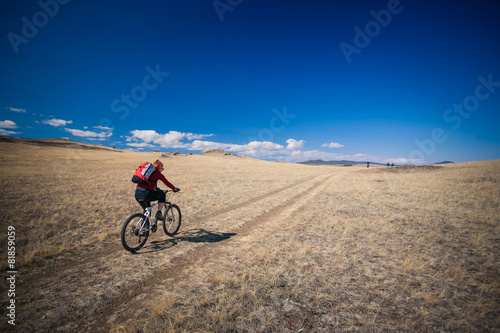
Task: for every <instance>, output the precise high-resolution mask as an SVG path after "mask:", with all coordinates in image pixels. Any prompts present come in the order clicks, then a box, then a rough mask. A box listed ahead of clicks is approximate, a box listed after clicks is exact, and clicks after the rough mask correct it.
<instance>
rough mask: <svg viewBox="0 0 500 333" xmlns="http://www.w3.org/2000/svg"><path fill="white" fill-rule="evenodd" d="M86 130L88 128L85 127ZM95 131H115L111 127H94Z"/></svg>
mask: <svg viewBox="0 0 500 333" xmlns="http://www.w3.org/2000/svg"><path fill="white" fill-rule="evenodd" d="M84 128H87V126H85V127H84ZM94 128H95V129H100V130H103V131H112V130H113V129H112V128H111V127H106V126H94Z"/></svg>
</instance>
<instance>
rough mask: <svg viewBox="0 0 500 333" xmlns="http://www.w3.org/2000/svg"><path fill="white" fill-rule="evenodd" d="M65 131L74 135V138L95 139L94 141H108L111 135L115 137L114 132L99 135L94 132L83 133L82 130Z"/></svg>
mask: <svg viewBox="0 0 500 333" xmlns="http://www.w3.org/2000/svg"><path fill="white" fill-rule="evenodd" d="M64 130H65V131H66V132H69V133H71V134H73V135H74V136H78V137H82V138H87V139H94V140H106V139H107V138H109V137H110V136H111V135H113V132H111V131H107V132H100V133H97V132H92V131H82V130H78V129H71V128H65V129H64Z"/></svg>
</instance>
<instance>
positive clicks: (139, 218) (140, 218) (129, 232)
mask: <svg viewBox="0 0 500 333" xmlns="http://www.w3.org/2000/svg"><path fill="white" fill-rule="evenodd" d="M148 236H149V220H146V216H144V214H140V213H137V214H134V215H131V216H130V217H129V218H128V219H127V220H126V221H125V223H124V224H123V227H122V232H121V239H122V245H123V247H124V248H125V250H127V251H130V252H135V251H137V250H139V249H140V248H141V247H143V246H144V244H146V241H147V240H148Z"/></svg>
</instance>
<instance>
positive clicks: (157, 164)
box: [153, 160, 163, 170]
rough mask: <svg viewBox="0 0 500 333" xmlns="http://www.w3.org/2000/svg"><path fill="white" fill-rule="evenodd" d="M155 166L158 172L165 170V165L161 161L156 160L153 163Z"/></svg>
mask: <svg viewBox="0 0 500 333" xmlns="http://www.w3.org/2000/svg"><path fill="white" fill-rule="evenodd" d="M153 166H154V167H155V169H156V170H159V169H163V163H161V161H160V160H156V161H154V162H153Z"/></svg>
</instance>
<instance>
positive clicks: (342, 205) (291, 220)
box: [0, 143, 500, 332]
mask: <svg viewBox="0 0 500 333" xmlns="http://www.w3.org/2000/svg"><path fill="white" fill-rule="evenodd" d="M13 147H15V149H12V148H13ZM0 153H2V159H1V160H0V171H1V172H2V175H3V177H2V180H1V182H2V183H1V184H0V185H2V186H1V191H2V193H1V194H2V195H1V197H0V200H1V204H2V207H4V208H3V209H2V212H1V218H2V219H1V221H2V225H3V228H4V230H5V228H6V226H7V225H14V226H15V227H16V231H17V232H16V237H17V239H16V241H17V242H18V243H17V248H16V249H17V251H18V257H17V259H18V262H19V263H20V264H21V265H22V267H21V274H23V273H22V271H23V267H24V270H25V271H26V272H28V271H29V270H33V271H35V273H36V272H38V271H39V272H41V273H43V272H44V268H43V267H42V266H43V265H47V267H48V268H50V267H51V265H52V264H54V263H55V262H59V261H62V262H64V261H65V260H66V259H67V258H73V257H76V258H78V257H79V255H80V254H81V253H82V252H89V253H92V252H95V250H96V249H109V248H110V247H112V246H116V244H119V230H120V227H121V224H122V223H123V221H124V220H125V218H126V217H127V216H128V215H130V214H131V213H134V212H137V211H139V210H140V207H139V205H138V204H137V203H136V202H135V201H134V199H133V192H134V186H133V184H132V183H131V182H130V177H131V174H132V172H133V171H134V169H135V167H136V166H137V165H138V164H139V163H141V162H142V161H144V160H150V161H151V160H153V159H156V158H158V155H159V154H158V153H147V154H146V153H144V154H142V153H141V154H140V153H132V152H109V151H91V150H80V151H76V150H72V149H62V148H48V147H35V146H28V145H21V144H17V145H16V146H12V144H8V143H2V144H0ZM20 160H23V163H19V164H18V163H17V162H18V161H20ZM163 160H164V163H165V165H166V169H167V171H166V175H167V178H169V179H170V180H171V181H172V183H173V184H174V185H176V186H178V187H180V188H182V192H181V193H179V194H178V195H175V197H172V198H173V201H174V202H175V203H177V204H178V205H179V206H180V207H181V209H182V212H183V225H182V227H181V233H180V234H179V236H178V237H177V238H176V239H174V240H173V241H175V242H174V243H165V242H163V243H162V242H161V241H158V239H161V238H162V237H163V238H167V237H166V236H164V235H163V236H161V237H160V236H159V237H158V238H153V239H152V240H151V241H150V242H148V244H147V246H146V249H149V251H152V253H148V252H147V251H145V254H144V255H142V256H139V257H135V256H131V255H130V254H128V253H126V252H125V251H120V252H119V253H114V254H113V255H110V256H106V254H102V257H101V258H96V260H95V262H92V263H91V264H89V266H85V269H86V273H85V274H83V275H82V276H81V277H79V280H78V281H72V280H68V281H63V280H61V281H59V284H58V288H60V289H64V288H69V289H68V290H66V291H65V293H63V291H64V290H63V291H60V292H59V294H57V295H62V296H64V297H65V298H64V300H63V299H59V300H57V301H56V299H57V298H55V297H54V296H52V298H51V300H49V299H46V300H45V299H38V298H36V297H39V296H36V297H35V296H33V297H35V301H33V302H31V303H29V304H28V303H27V305H26V307H25V308H20V309H19V313H20V314H19V318H20V320H24V321H26V322H27V323H28V322H29V324H25V325H27V326H24V327H30V328H33V327H34V328H37V327H38V329H39V330H41V329H42V328H43V329H46V328H51V329H56V328H57V327H58V326H57V325H58V324H59V321H60V320H63V319H64V318H68V317H71V315H72V312H71V311H72V310H71V309H72V308H73V307H74V308H75V309H76V310H75V311H81V310H79V309H85V312H84V313H86V315H85V317H84V319H85V320H88V322H89V323H92V322H93V320H94V315H93V314H92V313H93V311H92V310H93V309H94V308H96V306H97V307H105V305H106V304H107V303H106V302H104V301H103V302H101V301H100V300H102V299H107V300H110V299H111V300H112V299H113V298H116V297H119V296H120V295H122V294H123V292H126V291H127V290H128V288H130V286H131V285H133V281H134V280H139V281H141V280H143V281H144V280H147V279H151V277H150V276H148V273H149V272H152V274H154V272H156V271H157V270H161V269H162V267H163V266H165V267H168V268H167V269H172V270H174V271H175V270H178V272H177V273H176V275H173V276H170V277H165V278H163V277H162V276H157V275H155V276H154V279H155V281H157V283H158V284H157V285H155V286H154V288H153V290H144V294H142V293H139V294H137V295H135V296H134V297H135V298H134V299H130V300H128V301H129V303H125V304H123V306H122V307H120V308H116V309H106V308H104V309H103V311H104V310H106V311H111V312H112V311H116V313H125V314H127V319H126V320H125V319H124V320H123V322H121V321H119V320H118V319H116V318H118V317H115V316H113V318H115V319H114V321H110V323H111V324H109V325H111V328H112V331H113V332H139V331H143V332H298V331H302V332H350V331H355V332H396V331H404V332H414V331H423V332H430V331H440V332H483V331H485V332H487V331H495V330H498V329H500V312H499V308H500V307H499V305H500V304H499V299H500V279H499V278H498V277H499V276H500V275H499V273H500V272H499V271H500V269H499V268H500V265H499V260H498V254H499V253H500V223H499V222H500V219H499V216H500V209H499V208H500V186H499V184H500V161H487V162H471V163H460V164H453V165H445V166H440V167H421V168H385V167H383V168H370V169H366V168H356V167H351V168H340V167H310V166H302V165H294V164H289V163H271V162H263V161H256V160H253V159H248V158H241V157H230V156H224V157H211V156H186V157H174V158H164V159H163ZM13 165H16V168H13V167H12V166H13ZM55 166H57V167H59V166H62V169H60V170H61V172H60V173H57V175H55V174H54V173H53V172H52V171H51V170H52V169H53V168H54V167H55ZM19 179H22V185H20V181H19ZM261 198H263V200H261V201H259V200H260V199H261ZM224 235H231V236H230V237H229V236H228V237H225V236H224ZM223 236H224V237H223ZM155 240H156V242H157V243H156V244H154V243H153V242H154V241H155ZM150 244H151V245H150ZM167 244H169V245H168V246H167ZM0 245H1V246H2V248H4V246H5V239H2V240H1V241H0ZM148 246H149V247H148ZM162 246H164V247H162ZM155 249H156V250H155ZM96 253H97V252H96ZM102 253H105V251H103V252H102ZM131 258H133V259H134V258H140V259H141V262H135V263H134V262H132V263H131ZM46 259H50V260H48V261H47V260H46ZM175 260H177V261H175ZM177 262H179V263H181V264H176V263H177ZM183 262H188V263H189V265H183V264H182V263H183ZM38 266H40V267H38ZM148 270H150V271H148ZM155 270H156V271H155ZM35 273H34V274H35ZM26 274H27V273H26ZM71 274H73V273H71V272H69V273H68V276H74V275H71ZM141 274H142V275H141ZM92 275H95V276H96V277H95V279H93V276H92ZM96 284H97V285H96ZM40 285H42V284H40ZM46 285H49V284H46ZM32 287H33V288H34V289H33V290H35V291H34V292H33V293H35V294H36V295H41V294H43V293H44V292H45V289H43V288H49V287H38V282H37V281H33V283H32ZM37 288H38V289H37ZM71 288H73V289H74V290H76V291H75V292H78V295H79V296H78V297H75V298H71V297H70V296H68V294H71V292H73V291H72V290H73V289H71ZM85 293H87V294H85ZM62 296H61V297H62ZM58 302H59V303H58ZM63 302H66V303H67V304H71V308H70V307H69V306H66V307H65V306H64V304H63ZM94 302H95V303H94ZM94 304H96V305H94ZM127 306H130V308H127ZM100 309H101V308H100ZM138 309H141V310H144V311H148V312H144V311H143V312H140V313H136V311H137V310H138ZM94 311H95V310H94ZM23 313H25V315H24V316H23ZM42 313H45V315H46V316H47V317H50V320H52V321H50V320H49V318H47V319H46V322H44V323H39V322H38V321H39V318H40V317H42ZM134 316H139V317H134ZM105 322H107V321H105ZM44 325H45V326H44ZM61 325H62V323H61ZM75 325H76V324H75ZM89 325H91V324H89ZM79 327H80V326H79ZM89 327H91V326H89ZM94 329H97V328H96V327H94ZM106 330H107V329H106Z"/></svg>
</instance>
